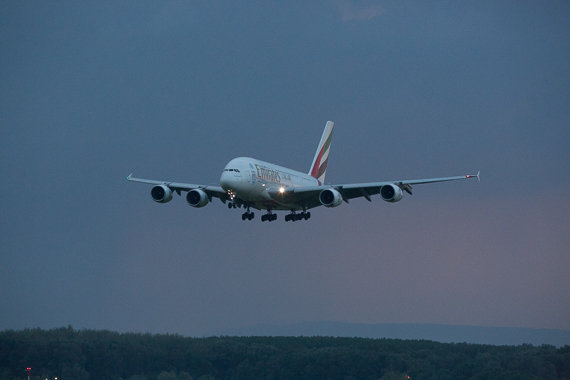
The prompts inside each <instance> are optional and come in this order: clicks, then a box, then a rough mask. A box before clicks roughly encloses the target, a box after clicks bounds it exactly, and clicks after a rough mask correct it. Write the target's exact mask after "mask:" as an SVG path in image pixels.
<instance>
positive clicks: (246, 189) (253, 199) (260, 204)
mask: <svg viewBox="0 0 570 380" xmlns="http://www.w3.org/2000/svg"><path fill="white" fill-rule="evenodd" d="M220 185H221V186H222V188H223V189H224V190H225V191H226V192H227V193H228V194H229V195H230V197H232V198H233V197H236V198H239V199H241V200H243V201H244V202H246V206H251V207H253V208H256V209H272V210H289V209H291V210H293V209H298V208H299V207H300V206H299V205H298V204H296V203H291V202H288V201H287V199H286V198H285V197H280V196H279V194H280V192H284V191H285V190H291V189H293V188H295V187H299V186H304V187H305V186H319V182H318V180H317V179H316V178H313V177H311V176H310V175H308V174H305V173H302V172H298V171H296V170H292V169H288V168H285V167H282V166H278V165H274V164H271V163H269V162H264V161H260V160H256V159H255V158H250V157H238V158H234V159H233V160H231V161H230V162H228V164H227V165H226V167H225V168H224V171H223V172H222V175H221V177H220Z"/></svg>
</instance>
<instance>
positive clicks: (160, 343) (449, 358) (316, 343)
mask: <svg viewBox="0 0 570 380" xmlns="http://www.w3.org/2000/svg"><path fill="white" fill-rule="evenodd" d="M26 368H31V371H30V380H45V379H49V380H54V379H55V378H57V380H71V379H74V380H210V379H375V380H376V379H383V380H399V379H412V380H428V379H434V380H435V379H438V380H444V379H479V380H480V379H522V380H524V379H541V380H548V379H570V346H565V347H561V348H556V347H554V346H547V345H544V346H532V345H520V346H492V345H479V344H467V343H437V342H433V341H426V340H397V339H366V338H334V337H319V336H316V337H229V336H227V337H226V336H222V337H207V338H188V337H183V336H180V335H164V334H163V335H151V334H140V333H117V332H111V331H94V330H76V329H73V328H72V327H66V328H58V329H51V330H42V329H25V330H20V331H14V330H6V331H2V332H0V379H1V380H24V379H27V376H28V373H27V372H26Z"/></svg>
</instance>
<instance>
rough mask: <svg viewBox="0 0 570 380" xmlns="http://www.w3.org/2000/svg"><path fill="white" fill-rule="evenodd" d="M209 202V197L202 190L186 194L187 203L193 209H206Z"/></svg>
mask: <svg viewBox="0 0 570 380" xmlns="http://www.w3.org/2000/svg"><path fill="white" fill-rule="evenodd" d="M209 201H210V199H209V198H208V195H207V194H206V193H205V192H204V191H203V190H200V189H194V190H190V191H189V192H188V194H186V202H188V204H189V205H190V206H192V207H204V206H206V205H207V204H208V202H209Z"/></svg>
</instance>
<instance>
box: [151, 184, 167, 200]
mask: <svg viewBox="0 0 570 380" xmlns="http://www.w3.org/2000/svg"><path fill="white" fill-rule="evenodd" d="M150 196H151V197H152V199H153V200H154V201H155V202H158V203H166V202H170V200H171V199H172V190H170V187H168V186H166V185H157V186H154V187H153V188H152V189H151V190H150Z"/></svg>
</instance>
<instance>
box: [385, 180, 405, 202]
mask: <svg viewBox="0 0 570 380" xmlns="http://www.w3.org/2000/svg"><path fill="white" fill-rule="evenodd" d="M380 195H381V196H382V199H383V200H385V201H386V202H391V203H394V202H398V201H399V200H401V199H402V189H400V188H399V187H398V186H396V185H394V184H390V185H385V186H382V189H380Z"/></svg>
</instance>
